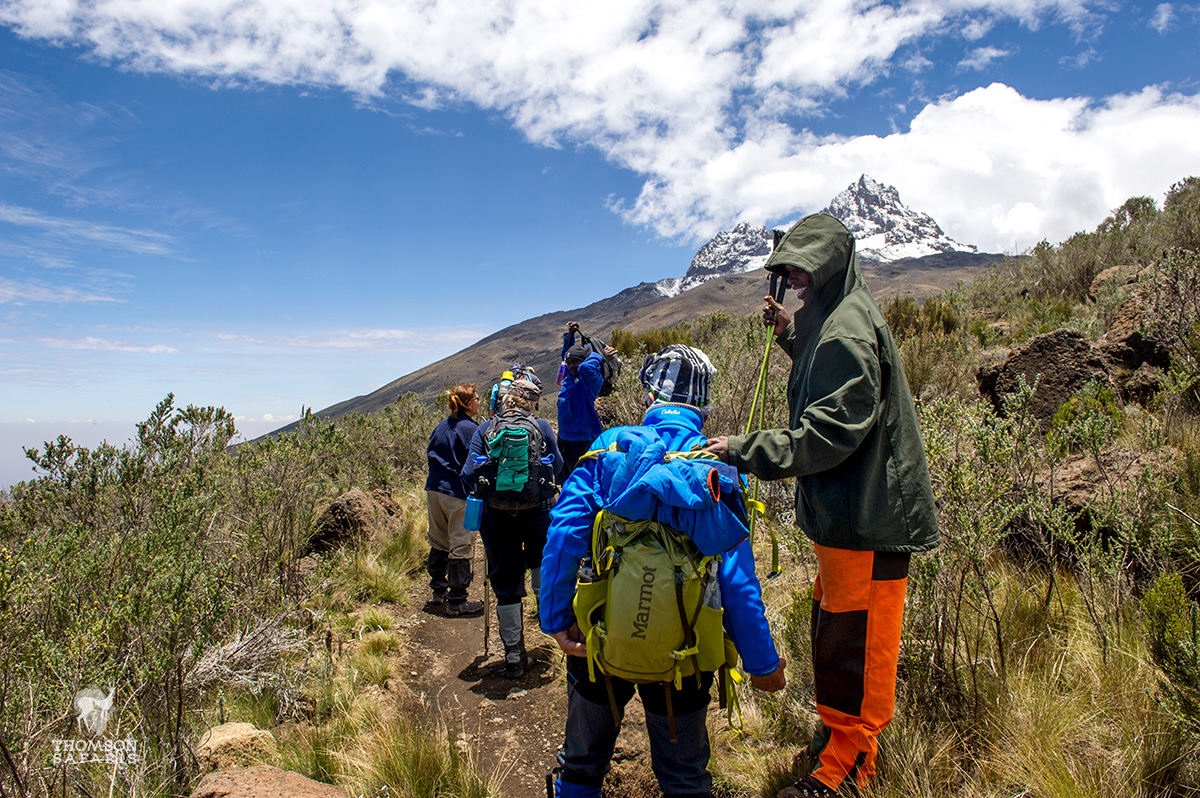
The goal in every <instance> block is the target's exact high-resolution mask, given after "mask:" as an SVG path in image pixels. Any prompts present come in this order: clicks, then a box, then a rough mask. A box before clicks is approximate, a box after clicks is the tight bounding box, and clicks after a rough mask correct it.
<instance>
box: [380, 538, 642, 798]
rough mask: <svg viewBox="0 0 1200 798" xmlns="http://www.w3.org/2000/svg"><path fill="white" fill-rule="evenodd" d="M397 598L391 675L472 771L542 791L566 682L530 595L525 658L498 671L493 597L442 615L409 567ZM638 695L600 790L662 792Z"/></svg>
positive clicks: (508, 797)
mask: <svg viewBox="0 0 1200 798" xmlns="http://www.w3.org/2000/svg"><path fill="white" fill-rule="evenodd" d="M474 568H475V581H474V583H473V584H472V585H471V591H470V598H471V600H472V601H482V600H483V592H484V585H483V578H482V575H483V569H484V565H483V556H482V546H476V553H475V563H474ZM415 581H416V584H415V586H414V588H413V589H412V592H411V593H410V595H409V603H408V605H407V606H405V607H396V608H395V609H394V612H395V613H396V615H397V616H398V619H397V624H396V627H395V631H396V632H397V633H398V634H399V636H400V637H401V644H400V648H401V654H400V665H399V673H398V676H399V679H400V680H401V681H402V682H404V683H405V685H406V687H407V688H408V689H410V690H412V691H413V692H414V693H415V694H417V696H418V697H419V698H420V699H421V700H422V703H423V704H424V706H425V711H426V714H427V715H428V717H429V719H430V720H431V721H432V722H433V723H435V724H437V723H441V724H444V725H445V726H446V727H447V729H448V733H449V735H450V736H451V738H452V739H454V740H455V741H456V745H457V746H458V748H459V750H460V751H463V752H464V753H467V754H468V755H470V756H471V757H472V758H473V759H474V760H475V762H476V765H477V767H478V769H479V770H480V772H482V773H487V774H493V775H494V776H496V782H497V783H499V785H500V795H501V796H503V797H504V798H539V797H540V796H545V795H546V773H547V771H549V770H550V769H551V768H552V767H553V766H554V758H555V754H556V753H557V752H558V748H559V746H560V745H561V744H562V737H563V728H564V725H565V722H566V712H567V688H566V682H565V679H564V676H563V664H562V656H561V655H560V654H559V652H558V647H557V645H556V644H555V643H554V640H553V639H552V638H550V637H547V636H545V635H543V634H542V633H541V632H540V631H539V628H538V621H537V615H536V609H537V600H536V599H535V598H534V597H533V596H528V597H526V599H525V602H524V605H525V645H526V648H527V649H528V650H529V657H530V659H529V667H528V669H527V670H526V671H525V674H524V675H523V676H521V677H520V678H518V679H509V678H506V677H505V676H504V645H503V643H502V642H501V641H500V632H499V629H498V627H497V626H496V612H495V609H496V608H495V597H494V596H491V595H489V596H488V600H489V601H490V602H492V606H491V607H490V610H489V613H488V615H489V616H490V617H489V620H490V622H491V628H490V630H489V634H488V649H487V653H486V655H485V653H484V648H483V642H484V641H483V636H484V635H483V630H484V616H476V617H474V618H462V617H459V618H449V617H446V616H445V615H443V613H442V607H440V606H435V605H432V604H430V603H428V599H429V588H428V587H427V580H426V579H425V578H424V577H423V575H422V576H418V578H417V579H416V580H415ZM644 728H645V726H644V715H643V713H642V708H641V702H640V701H638V700H636V699H635V700H634V701H631V702H630V703H629V706H628V707H627V710H626V715H625V722H624V724H623V725H622V729H621V736H620V738H619V740H618V743H617V751H616V754H615V756H614V757H613V770H612V773H610V774H609V776H608V778H607V779H606V781H605V786H604V796H605V798H616V796H622V798H634V797H640V796H661V792H660V791H659V790H658V786H657V784H656V782H655V781H654V776H653V774H652V772H651V770H650V767H649V749H648V742H647V738H646V736H645V731H644Z"/></svg>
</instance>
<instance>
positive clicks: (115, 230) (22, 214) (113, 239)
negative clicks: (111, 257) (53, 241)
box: [0, 202, 172, 255]
mask: <svg viewBox="0 0 1200 798" xmlns="http://www.w3.org/2000/svg"><path fill="white" fill-rule="evenodd" d="M0 222H7V223H8V224H11V225H16V226H19V227H26V228H33V229H35V230H38V231H40V232H42V233H43V234H46V235H49V236H51V237H53V238H60V239H64V240H67V241H90V242H92V243H95V244H101V245H104V246H107V247H112V248H115V249H122V250H125V251H127V252H132V253H134V254H136V255H169V254H171V247H170V244H171V243H172V239H171V237H170V236H168V235H164V234H163V233H158V232H155V231H153V230H132V229H129V228H125V227H116V226H113V225H107V224H100V223H97V222H89V221H86V220H81V219H68V218H64V217H60V216H49V215H47V214H43V213H40V212H38V211H35V210H32V209H30V208H22V207H20V206H17V205H9V204H7V203H2V202H0Z"/></svg>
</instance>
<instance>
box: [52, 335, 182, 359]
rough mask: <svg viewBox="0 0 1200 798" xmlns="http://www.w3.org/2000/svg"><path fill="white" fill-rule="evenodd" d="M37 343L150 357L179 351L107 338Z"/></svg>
mask: <svg viewBox="0 0 1200 798" xmlns="http://www.w3.org/2000/svg"><path fill="white" fill-rule="evenodd" d="M37 342H38V343H39V344H40V345H42V346H46V347H50V348H52V349H84V350H92V351H97V352H126V353H135V354H149V355H173V354H176V353H177V352H179V350H178V349H177V348H175V347H173V346H169V345H168V344H148V345H147V344H131V343H128V342H126V341H112V340H109V339H107V338H96V337H94V336H87V337H85V338H38V339H37Z"/></svg>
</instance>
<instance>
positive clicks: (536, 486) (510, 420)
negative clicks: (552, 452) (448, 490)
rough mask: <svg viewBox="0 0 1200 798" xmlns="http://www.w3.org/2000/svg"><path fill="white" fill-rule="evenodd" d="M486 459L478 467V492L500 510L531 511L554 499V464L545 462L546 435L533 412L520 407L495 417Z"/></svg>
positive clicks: (487, 439) (488, 434)
mask: <svg viewBox="0 0 1200 798" xmlns="http://www.w3.org/2000/svg"><path fill="white" fill-rule="evenodd" d="M483 440H484V446H485V451H486V452H487V459H486V460H485V461H484V462H483V463H481V464H480V465H478V466H476V468H475V473H476V474H477V475H478V479H477V487H476V491H475V492H476V494H477V495H478V496H479V498H481V499H483V500H484V501H485V502H487V505H488V506H489V507H494V508H496V509H498V510H528V509H531V508H533V507H540V506H541V505H542V504H543V503H544V502H546V501H547V500H549V499H551V498H553V496H554V491H555V485H554V467H553V466H552V465H550V464H549V463H544V462H542V459H541V458H542V452H543V450H544V449H545V438H544V437H543V436H542V428H541V427H540V426H538V423H537V419H536V418H535V417H534V416H533V414H532V413H529V412H527V411H525V410H520V409H517V408H512V409H509V410H505V411H504V412H502V413H500V414H499V415H497V416H496V417H495V418H493V419H492V422H491V424H490V425H489V426H488V429H487V432H486V433H484V437H483Z"/></svg>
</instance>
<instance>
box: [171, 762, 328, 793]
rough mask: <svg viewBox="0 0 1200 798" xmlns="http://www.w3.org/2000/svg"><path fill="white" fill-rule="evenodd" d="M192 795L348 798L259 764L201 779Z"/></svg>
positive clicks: (326, 785)
mask: <svg viewBox="0 0 1200 798" xmlns="http://www.w3.org/2000/svg"><path fill="white" fill-rule="evenodd" d="M191 798H346V794H345V793H344V792H342V791H341V790H339V789H338V788H336V787H334V786H332V785H329V784H322V783H321V782H319V781H313V780H312V779H310V778H307V777H306V776H301V775H300V774H299V773H293V772H291V771H286V770H280V769H279V768H276V767H271V766H270V765H258V766H256V767H252V768H246V769H245V770H222V771H218V772H216V773H210V774H208V775H207V776H205V777H204V778H203V779H201V780H200V784H198V785H197V786H196V789H195V790H193V791H192V794H191Z"/></svg>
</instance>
